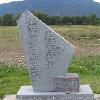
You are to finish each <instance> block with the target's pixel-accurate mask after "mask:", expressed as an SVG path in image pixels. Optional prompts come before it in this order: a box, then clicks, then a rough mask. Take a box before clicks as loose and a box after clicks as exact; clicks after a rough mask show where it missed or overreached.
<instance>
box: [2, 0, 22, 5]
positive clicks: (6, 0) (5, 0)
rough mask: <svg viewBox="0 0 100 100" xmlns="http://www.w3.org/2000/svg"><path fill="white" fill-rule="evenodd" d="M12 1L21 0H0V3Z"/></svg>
mask: <svg viewBox="0 0 100 100" xmlns="http://www.w3.org/2000/svg"><path fill="white" fill-rule="evenodd" d="M12 1H23V0H0V4H2V3H9V2H12Z"/></svg>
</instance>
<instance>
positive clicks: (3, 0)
mask: <svg viewBox="0 0 100 100" xmlns="http://www.w3.org/2000/svg"><path fill="white" fill-rule="evenodd" d="M11 1H23V0H0V4H2V3H8V2H11ZM94 1H96V2H100V0H94Z"/></svg>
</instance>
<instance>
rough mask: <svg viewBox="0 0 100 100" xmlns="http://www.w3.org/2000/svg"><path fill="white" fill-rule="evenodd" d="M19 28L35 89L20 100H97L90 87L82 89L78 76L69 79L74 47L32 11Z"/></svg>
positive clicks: (23, 89) (26, 88)
mask: <svg viewBox="0 0 100 100" xmlns="http://www.w3.org/2000/svg"><path fill="white" fill-rule="evenodd" d="M17 24H18V28H19V31H20V39H21V44H22V48H23V53H24V56H25V60H26V64H27V66H28V69H29V75H30V79H31V81H32V86H22V87H21V88H20V90H19V91H18V93H17V95H16V100H94V95H93V92H92V90H91V88H90V86H89V85H80V83H79V76H78V74H74V73H73V74H71V73H69V74H68V73H67V75H66V71H67V69H68V66H69V64H70V61H71V58H72V56H73V52H74V46H73V45H71V44H70V43H69V42H68V41H66V40H65V39H64V38H63V37H61V36H60V35H59V34H58V33H56V32H55V31H54V30H52V29H51V28H50V27H49V26H47V25H46V24H45V23H43V22H42V21H41V20H39V19H38V18H37V17H35V16H34V15H33V14H32V13H30V12H29V11H25V12H24V13H23V14H22V15H21V16H20V18H19V20H18V21H17ZM79 87H80V88H79ZM67 91H70V93H69V94H68V92H67Z"/></svg>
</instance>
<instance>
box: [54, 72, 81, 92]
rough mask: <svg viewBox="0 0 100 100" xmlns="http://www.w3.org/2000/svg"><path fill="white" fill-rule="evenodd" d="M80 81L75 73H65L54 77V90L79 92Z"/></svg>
mask: <svg viewBox="0 0 100 100" xmlns="http://www.w3.org/2000/svg"><path fill="white" fill-rule="evenodd" d="M79 87H80V82H79V76H78V74H77V73H67V75H66V76H56V77H54V91H57V92H65V91H66V92H79Z"/></svg>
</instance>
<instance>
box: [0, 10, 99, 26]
mask: <svg viewBox="0 0 100 100" xmlns="http://www.w3.org/2000/svg"><path fill="white" fill-rule="evenodd" d="M32 13H33V14H34V15H35V16H37V17H38V18H39V19H40V20H42V21H43V22H44V23H46V24H48V25H100V18H97V16H96V14H95V13H92V14H91V15H88V16H49V15H48V14H45V13H41V12H37V11H32ZM19 16H20V14H18V15H13V14H11V13H7V14H4V15H1V16H0V26H16V25H17V23H16V21H17V19H18V18H19Z"/></svg>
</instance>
